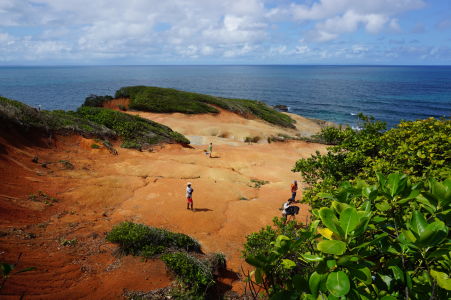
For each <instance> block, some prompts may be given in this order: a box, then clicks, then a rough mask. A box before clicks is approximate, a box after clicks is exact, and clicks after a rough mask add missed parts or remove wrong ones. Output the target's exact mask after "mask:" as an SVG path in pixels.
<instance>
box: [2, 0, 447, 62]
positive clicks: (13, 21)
mask: <svg viewBox="0 0 451 300" xmlns="http://www.w3.org/2000/svg"><path fill="white" fill-rule="evenodd" d="M136 64H137V65H141V64H143V65H157V64H162V65H165V64H178V65H180V64H196V65H202V64H378V65H405V64H407V65H451V0H305V1H293V0H221V1H218V0H33V1H30V0H0V65H136Z"/></svg>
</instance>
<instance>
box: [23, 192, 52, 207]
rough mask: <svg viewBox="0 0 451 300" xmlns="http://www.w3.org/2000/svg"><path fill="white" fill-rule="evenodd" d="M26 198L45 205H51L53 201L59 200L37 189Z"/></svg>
mask: <svg viewBox="0 0 451 300" xmlns="http://www.w3.org/2000/svg"><path fill="white" fill-rule="evenodd" d="M28 200H31V201H35V202H42V203H44V204H45V205H53V204H54V203H57V202H59V200H58V199H57V198H55V197H52V196H49V195H47V194H46V193H44V192H43V191H38V192H37V193H36V194H30V195H28Z"/></svg>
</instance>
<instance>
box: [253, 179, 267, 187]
mask: <svg viewBox="0 0 451 300" xmlns="http://www.w3.org/2000/svg"><path fill="white" fill-rule="evenodd" d="M268 183H269V181H267V180H260V179H251V184H253V186H252V185H251V187H253V188H256V189H259V188H261V187H262V186H263V185H265V184H268Z"/></svg>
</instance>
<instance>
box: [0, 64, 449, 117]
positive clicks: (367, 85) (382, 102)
mask: <svg viewBox="0 0 451 300" xmlns="http://www.w3.org/2000/svg"><path fill="white" fill-rule="evenodd" d="M127 85H151V86H160V87H171V88H176V89H181V90H186V91H193V92H199V93H205V94H211V95H216V96H222V97H229V98H246V99H255V100H262V101H264V102H266V103H268V104H271V105H275V104H285V105H287V106H289V108H290V111H291V112H294V113H298V114H300V115H304V116H307V117H312V118H319V119H324V120H328V121H334V122H338V123H342V124H350V125H356V114H357V113H359V112H363V113H365V114H369V115H373V116H374V117H376V118H377V119H380V120H383V121H386V122H387V123H388V125H389V126H393V125H394V124H396V123H398V122H399V121H400V120H402V119H405V120H413V119H422V118H426V117H429V116H433V117H440V116H448V117H449V116H450V115H451V66H83V67H0V95H2V96H5V97H8V98H12V99H16V100H20V101H23V102H25V103H27V104H29V105H32V106H36V107H37V106H38V105H41V107H42V108H43V109H65V110H74V109H76V108H77V107H79V106H80V105H81V104H82V103H83V101H84V98H85V97H86V96H88V95H89V94H98V95H105V94H110V95H113V94H114V92H115V91H116V90H117V89H118V88H120V87H122V86H127Z"/></svg>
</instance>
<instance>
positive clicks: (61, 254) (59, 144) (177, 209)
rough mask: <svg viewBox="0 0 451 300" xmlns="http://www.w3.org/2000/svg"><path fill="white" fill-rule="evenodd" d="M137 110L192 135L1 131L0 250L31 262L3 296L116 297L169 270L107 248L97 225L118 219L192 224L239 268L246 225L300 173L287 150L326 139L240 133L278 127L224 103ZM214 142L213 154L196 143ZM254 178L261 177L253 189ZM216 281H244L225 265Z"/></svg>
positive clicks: (261, 219) (296, 154)
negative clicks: (148, 144)
mask: <svg viewBox="0 0 451 300" xmlns="http://www.w3.org/2000/svg"><path fill="white" fill-rule="evenodd" d="M140 115H141V116H143V117H148V118H150V119H152V120H155V121H157V122H161V123H163V124H165V125H168V126H171V127H172V128H173V129H174V130H177V131H179V132H182V133H184V134H186V135H189V136H190V139H192V141H196V142H195V143H194V144H195V145H193V147H192V148H184V147H182V146H180V145H165V146H157V147H155V148H154V149H153V150H154V151H153V152H138V151H136V150H127V149H120V148H118V151H119V155H117V156H113V155H111V154H110V153H109V151H108V150H107V149H102V148H101V149H92V148H91V145H92V144H93V143H94V142H95V141H93V140H89V139H84V138H81V137H55V138H54V139H52V140H47V139H45V140H39V141H36V140H34V142H33V143H30V142H28V140H29V139H30V138H32V137H24V138H23V139H21V138H19V136H20V134H18V133H16V132H5V131H3V132H0V171H1V177H2V180H1V181H0V216H1V219H0V261H6V262H10V263H14V262H15V261H16V260H17V257H18V255H19V254H20V253H22V255H21V258H20V260H19V263H18V269H20V268H23V267H29V266H35V267H37V270H36V271H32V272H27V273H23V274H18V275H13V276H12V277H11V278H10V279H8V281H7V282H6V285H5V287H4V288H3V289H2V290H0V295H2V298H5V299H18V297H20V296H21V295H26V298H25V299H63V298H66V299H81V298H84V299H120V298H121V297H122V295H123V292H124V290H125V289H128V290H151V289H155V288H160V287H164V286H167V285H168V284H169V283H170V281H171V278H170V276H169V275H168V274H166V270H165V267H164V264H163V263H162V262H161V261H159V260H149V261H147V262H143V261H141V259H140V258H137V257H122V258H118V257H115V256H114V255H113V252H114V250H115V248H116V247H115V246H114V245H112V244H109V243H106V242H105V240H104V237H105V232H107V231H109V230H110V229H111V228H112V226H114V225H115V224H117V223H118V222H121V221H124V220H131V221H134V222H139V223H143V224H147V225H151V226H157V227H163V228H166V229H169V230H172V231H175V232H182V233H185V234H188V235H191V236H193V237H194V238H196V239H198V240H199V241H200V243H201V244H202V247H203V251H204V252H223V253H225V255H226V257H227V261H228V267H229V268H230V269H231V270H232V271H235V272H240V268H241V266H242V265H243V261H242V259H241V258H240V251H241V250H242V245H243V243H244V241H245V236H246V235H247V234H249V233H251V232H254V231H257V230H258V229H260V228H261V227H262V226H265V225H268V224H271V219H272V218H273V217H274V216H278V215H280V211H279V210H278V209H279V208H280V207H281V206H282V203H283V202H284V201H285V200H286V199H287V198H288V197H289V196H290V195H291V194H290V189H289V186H290V183H291V181H292V180H294V179H299V175H298V174H294V173H292V172H291V171H290V170H291V168H292V167H293V165H294V163H295V161H296V160H297V159H299V158H301V157H309V156H310V155H311V154H312V153H314V152H315V151H316V150H320V151H324V150H325V146H323V145H318V144H313V143H306V142H302V141H292V142H286V143H271V144H267V143H262V144H252V145H248V144H245V143H242V142H240V138H241V137H242V136H246V135H249V134H257V133H258V134H259V135H261V136H262V137H263V136H270V135H273V133H274V132H276V131H277V130H280V129H279V128H275V127H272V126H270V125H268V124H266V123H263V122H260V121H256V120H246V119H243V118H241V117H239V116H237V115H234V114H232V113H228V112H221V114H220V115H215V116H208V115H202V116H185V115H180V114H170V115H169V114H165V115H157V114H144V113H140ZM306 124H307V123H305V124H304V125H305V126H307V127H308V126H310V125H308V124H307V125H306ZM301 125H302V124H301V122H299V121H298V126H301ZM311 126H314V125H311ZM249 128H251V129H249ZM310 129H311V130H312V131H315V130H316V131H317V130H319V129H318V127H316V128H313V127H312V128H310ZM310 129H309V130H310ZM216 132H217V133H218V134H216ZM226 132H227V133H229V135H224V134H223V135H222V136H223V137H218V135H219V133H226ZM210 141H213V143H214V146H213V157H212V158H209V157H208V156H206V155H205V154H204V150H205V149H206V144H207V143H208V142H210ZM34 157H37V158H38V162H37V163H35V162H32V159H33V158H34ZM253 180H259V181H267V182H268V183H267V184H264V185H262V186H261V187H259V188H258V187H255V182H253ZM187 182H191V183H192V184H193V188H194V195H193V196H194V197H193V198H194V208H195V210H194V211H188V210H186V203H185V198H184V196H185V187H186V183H187ZM38 191H42V192H43V193H41V194H39V192H38ZM44 194H45V195H49V196H51V197H54V198H57V199H58V202H53V200H52V199H51V198H47V197H46V196H43V195H44ZM31 195H35V196H31ZM299 198H300V197H299V196H298V199H299ZM49 199H50V200H49ZM301 206H302V207H301V208H302V209H301V213H300V215H298V217H297V219H298V220H299V221H301V222H305V221H306V220H307V219H308V209H307V207H306V206H304V205H301ZM222 281H223V284H224V285H233V288H234V289H235V290H238V291H240V290H241V286H242V285H241V283H240V282H239V281H238V280H235V279H234V278H233V276H231V277H230V278H222Z"/></svg>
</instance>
